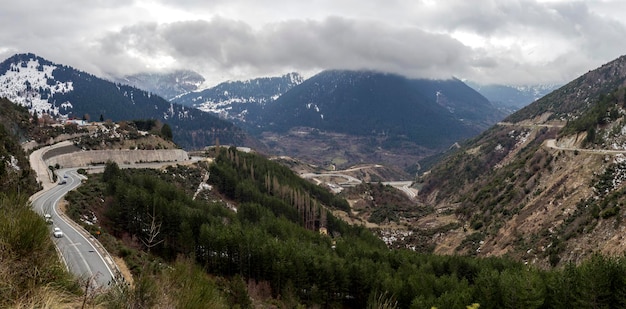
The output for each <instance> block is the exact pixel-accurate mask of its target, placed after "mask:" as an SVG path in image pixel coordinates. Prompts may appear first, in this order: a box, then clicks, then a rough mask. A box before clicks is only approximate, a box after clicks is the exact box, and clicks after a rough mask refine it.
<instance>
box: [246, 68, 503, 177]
mask: <svg viewBox="0 0 626 309" xmlns="http://www.w3.org/2000/svg"><path fill="white" fill-rule="evenodd" d="M248 113H249V116H248V118H247V119H248V123H249V126H248V128H250V129H251V130H255V131H254V132H255V133H256V134H257V135H260V136H262V137H263V140H264V141H265V142H266V143H268V144H269V145H270V147H271V148H273V149H276V150H277V151H281V153H283V154H286V155H290V156H295V157H303V156H304V157H306V158H307V159H309V160H314V161H313V162H316V163H318V164H328V163H329V162H332V163H335V164H344V165H346V164H347V165H349V164H354V163H360V162H366V163H386V164H391V165H393V166H396V167H401V168H406V167H407V166H410V165H414V164H415V162H416V161H417V160H418V159H419V158H422V157H424V156H426V155H429V154H433V153H435V152H438V151H440V150H442V149H445V148H447V147H449V146H451V145H452V144H454V143H455V142H457V141H460V140H462V139H465V138H468V137H471V136H475V135H476V134H478V133H480V132H481V131H482V130H484V129H486V128H488V127H489V126H490V125H492V124H494V123H495V122H496V121H498V120H500V119H502V118H503V117H504V114H503V113H501V112H500V111H498V110H497V109H496V108H494V107H493V106H492V105H491V103H489V101H488V100H487V99H485V98H484V97H482V96H481V95H480V94H478V93H477V92H476V91H474V90H473V89H471V88H469V87H468V86H467V85H465V84H464V83H462V82H461V81H459V80H456V79H453V80H445V81H435V80H412V79H407V78H405V77H402V76H398V75H393V74H383V73H376V72H358V71H325V72H322V73H320V74H318V75H316V76H314V77H312V78H310V79H308V80H306V81H305V82H303V83H302V84H300V85H298V86H296V87H294V88H293V89H291V90H290V91H288V92H286V93H285V94H283V95H282V96H281V97H279V98H278V99H277V100H276V101H275V102H273V103H272V104H267V105H265V106H256V107H255V108H254V109H253V108H251V109H249V110H248ZM322 150H324V152H323V153H322V152H321V151H322ZM305 152H308V153H305Z"/></svg>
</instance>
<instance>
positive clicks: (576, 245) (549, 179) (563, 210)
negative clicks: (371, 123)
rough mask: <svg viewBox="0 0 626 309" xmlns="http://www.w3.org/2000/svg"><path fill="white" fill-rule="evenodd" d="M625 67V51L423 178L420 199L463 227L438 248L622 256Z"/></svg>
mask: <svg viewBox="0 0 626 309" xmlns="http://www.w3.org/2000/svg"><path fill="white" fill-rule="evenodd" d="M625 65H626V58H624V57H621V58H619V59H617V60H615V61H613V62H610V63H608V64H606V65H604V66H602V67H600V68H598V69H596V70H593V71H590V72H589V73H587V74H585V75H583V76H581V77H579V78H577V79H576V80H574V81H572V82H571V83H568V84H567V85H565V86H563V87H562V88H560V89H557V90H555V91H554V92H552V93H551V94H549V95H547V96H545V97H543V98H542V99H540V100H538V101H536V102H534V103H532V104H530V105H529V106H527V107H525V108H523V109H522V110H520V111H519V112H517V113H515V114H513V115H511V116H510V117H508V118H507V119H506V120H505V122H502V123H500V124H498V125H496V126H494V127H492V128H491V129H489V130H487V131H486V132H484V133H483V134H481V135H480V136H479V137H476V138H474V139H472V140H471V141H469V142H467V143H465V144H464V146H463V147H462V148H460V149H459V150H458V151H456V152H455V153H453V154H451V155H449V156H448V157H447V158H446V159H445V160H443V161H442V162H441V163H440V164H438V165H436V166H435V167H434V168H433V169H432V171H431V172H430V173H429V174H427V175H425V176H424V177H423V180H422V181H423V183H422V184H421V185H422V190H421V191H420V197H421V200H422V201H423V202H424V203H426V204H428V205H431V206H432V207H434V208H435V209H437V210H438V211H441V212H448V213H453V214H455V216H456V218H457V222H458V224H460V225H461V226H462V228H458V229H456V230H451V231H448V232H447V233H446V234H445V235H441V236H440V238H439V239H438V240H437V243H439V245H438V246H437V248H436V249H435V252H440V253H464V254H471V255H479V256H492V255H498V256H499V255H508V256H511V257H514V258H516V259H518V260H523V261H526V262H528V263H534V264H538V265H543V266H548V265H562V264H565V263H568V262H576V263H578V262H580V261H582V260H584V259H586V258H588V256H590V255H591V254H593V253H595V252H601V253H604V254H610V255H614V254H615V255H621V254H622V252H624V251H625V250H626V246H624V244H623V242H622V241H621V240H620V239H621V236H619V235H620V233H621V230H622V229H623V227H622V226H621V224H620V223H621V221H622V220H623V218H624V215H625V214H624V213H623V212H621V208H622V205H623V203H624V202H625V200H623V198H622V192H623V190H624V186H623V181H622V179H623V169H622V168H623V163H622V162H623V161H624V160H623V156H624V154H626V151H625V150H624V149H625V148H624V146H623V145H624V137H623V132H624V131H623V130H624V129H623V128H624V124H626V122H625V120H624V119H626V118H625V116H624V115H625V114H626V112H625V110H624V93H625V90H624V89H623V88H622V86H623V85H624V82H625V81H626V70H624V69H623V68H624V66H625Z"/></svg>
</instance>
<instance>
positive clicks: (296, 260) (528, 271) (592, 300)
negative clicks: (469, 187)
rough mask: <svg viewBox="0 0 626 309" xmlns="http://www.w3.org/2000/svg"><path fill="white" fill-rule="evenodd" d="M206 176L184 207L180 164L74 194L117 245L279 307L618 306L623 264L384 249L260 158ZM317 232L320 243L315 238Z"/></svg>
mask: <svg viewBox="0 0 626 309" xmlns="http://www.w3.org/2000/svg"><path fill="white" fill-rule="evenodd" d="M205 168H206V169H207V170H208V171H209V173H210V176H209V183H210V184H211V185H212V186H213V189H212V194H213V197H212V198H209V199H206V200H204V201H203V200H201V199H192V198H191V197H190V194H189V192H190V191H191V188H192V187H193V186H192V185H189V184H186V181H187V180H188V179H186V178H187V177H183V176H185V175H191V174H192V173H197V171H195V172H192V170H194V168H189V167H181V166H179V167H177V168H171V169H168V170H166V171H165V172H162V171H154V170H121V169H119V168H118V167H117V166H116V165H115V164H111V163H110V164H108V166H107V168H106V170H105V172H104V173H103V174H102V175H101V176H96V177H90V181H89V182H88V183H87V184H86V185H84V186H83V187H81V188H80V189H79V192H78V193H76V194H75V195H80V194H92V195H93V192H99V194H102V196H103V197H104V200H106V202H105V205H104V208H105V210H104V213H105V214H106V218H103V226H104V228H105V229H106V230H107V231H108V232H109V233H111V234H113V235H114V236H116V237H118V238H125V239H137V240H138V243H139V244H140V245H141V247H142V248H143V250H144V251H146V252H149V253H150V255H152V256H155V257H158V258H160V259H163V260H164V261H174V260H176V259H177V257H178V258H180V257H181V256H184V257H187V258H189V259H192V260H194V261H195V263H196V264H197V265H198V266H200V267H201V268H202V269H204V270H205V271H206V272H207V273H209V274H212V275H215V276H219V277H224V278H231V279H232V278H235V280H240V279H236V278H241V279H243V280H244V281H245V282H248V286H251V284H252V286H269V289H270V291H271V295H272V297H274V298H275V299H282V300H285V299H289V300H291V301H293V302H295V303H299V304H304V305H307V306H314V305H322V306H323V307H347V308H365V307H367V306H368V305H373V304H376V305H380V304H388V305H392V306H391V307H397V308H430V307H431V306H435V307H438V308H465V307H466V306H470V305H472V304H480V307H481V308H567V307H573V306H576V307H583V308H587V307H590V308H597V307H606V308H618V307H622V306H624V305H626V300H625V295H626V294H625V293H624V292H626V264H625V261H626V260H625V259H624V258H605V257H602V256H600V255H596V256H594V257H593V258H591V259H590V260H588V261H586V262H584V263H583V264H582V265H579V266H576V265H567V266H566V267H564V268H561V269H553V270H541V269H537V268H533V267H531V266H527V265H524V264H522V263H518V262H514V261H511V260H508V259H506V258H471V257H461V256H438V255H431V254H419V253H416V252H413V251H410V250H390V249H388V248H386V247H385V245H384V244H383V243H382V241H380V240H379V239H377V238H376V237H375V236H374V235H373V234H372V233H371V232H370V231H369V230H367V229H365V228H364V227H361V226H349V225H347V224H346V223H344V222H343V221H341V220H338V219H337V218H335V217H334V216H333V215H332V213H331V212H330V210H332V209H344V207H346V205H345V201H340V200H337V199H336V198H334V197H333V196H332V195H330V194H328V193H326V192H323V190H321V189H320V188H318V187H316V186H314V185H311V184H310V183H307V182H306V181H303V180H301V179H299V178H298V177H297V176H296V175H295V174H293V173H292V172H290V171H289V170H288V169H286V168H285V167H283V166H280V165H279V164H277V163H274V162H271V161H269V160H266V159H265V158H263V157H261V156H259V155H255V154H247V153H242V152H238V151H236V150H235V149H234V148H230V149H221V151H220V154H219V155H218V156H217V158H216V160H215V161H214V162H213V163H212V164H211V165H210V166H208V167H206V166H205ZM173 179H179V181H173ZM81 192H82V193H81ZM71 200H81V199H80V198H78V197H76V196H74V197H72V198H71ZM226 204H229V205H231V206H233V205H234V207H235V208H236V211H233V210H231V209H228V208H227V207H225V206H226ZM155 227H158V228H157V229H155ZM324 227H325V228H326V229H327V231H328V233H327V234H325V233H320V232H319V229H320V228H324ZM157 230H158V232H156V231H157ZM133 270H134V271H135V272H141V271H142V269H141V268H140V267H139V266H136V267H134V269H133ZM243 299H245V297H243ZM243 307H245V306H243Z"/></svg>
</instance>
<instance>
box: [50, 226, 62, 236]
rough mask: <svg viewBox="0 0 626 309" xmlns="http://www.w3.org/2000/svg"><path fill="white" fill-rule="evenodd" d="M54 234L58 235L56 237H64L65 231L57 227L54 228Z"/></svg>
mask: <svg viewBox="0 0 626 309" xmlns="http://www.w3.org/2000/svg"><path fill="white" fill-rule="evenodd" d="M52 235H54V237H56V238H61V237H63V232H62V231H61V229H60V228H58V227H55V228H54V232H52Z"/></svg>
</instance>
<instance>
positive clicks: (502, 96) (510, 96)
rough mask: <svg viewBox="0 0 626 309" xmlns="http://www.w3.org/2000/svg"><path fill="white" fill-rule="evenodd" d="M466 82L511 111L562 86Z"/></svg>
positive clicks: (496, 103) (493, 101) (490, 99)
mask: <svg viewBox="0 0 626 309" xmlns="http://www.w3.org/2000/svg"><path fill="white" fill-rule="evenodd" d="M466 84H467V85H468V86H470V87H472V88H473V89H475V90H476V91H478V92H479V93H480V94H482V95H483V96H484V97H485V98H487V99H488V100H489V101H490V102H492V103H493V104H495V105H496V106H498V107H500V108H502V109H505V110H506V111H508V112H510V113H513V112H515V111H517V110H519V109H520V108H522V107H524V106H526V105H528V104H530V103H532V102H534V101H536V100H538V99H540V98H542V97H543V96H545V95H546V94H548V93H550V92H552V91H553V90H556V89H557V88H559V87H560V85H556V84H537V85H523V86H510V85H496V84H487V85H483V84H479V83H475V82H466Z"/></svg>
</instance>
